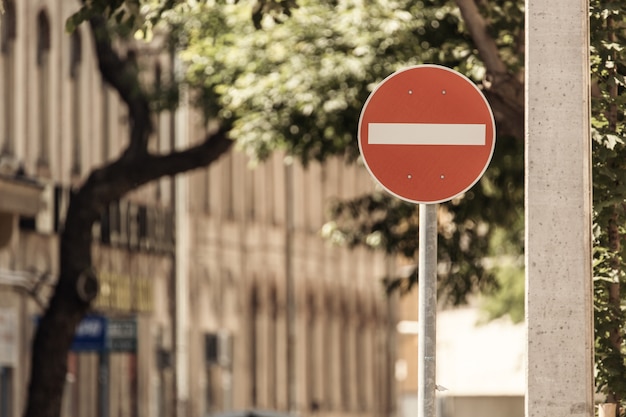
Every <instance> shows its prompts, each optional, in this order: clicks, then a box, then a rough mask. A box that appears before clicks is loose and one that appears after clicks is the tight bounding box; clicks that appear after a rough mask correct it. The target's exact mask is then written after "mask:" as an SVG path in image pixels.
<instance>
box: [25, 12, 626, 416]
mask: <svg viewBox="0 0 626 417" xmlns="http://www.w3.org/2000/svg"><path fill="white" fill-rule="evenodd" d="M365 3H366V4H363V2H362V1H356V0H321V1H312V0H301V1H298V2H297V4H296V2H295V1H292V0H283V1H280V0H258V1H256V2H253V3H248V2H244V1H239V2H234V1H233V2H227V1H217V0H215V1H209V2H186V1H183V0H159V1H157V0H150V1H148V0H115V1H105V0H92V1H90V2H87V3H86V4H87V5H86V6H85V8H83V9H81V10H80V11H79V13H77V14H76V15H75V16H74V17H73V18H72V19H70V20H69V21H68V27H69V28H70V29H71V28H72V27H74V26H76V25H78V24H81V22H83V21H86V22H87V23H88V24H89V25H90V27H91V29H92V32H93V34H94V42H95V45H96V53H97V57H98V60H99V64H100V69H101V72H102V74H103V77H104V78H105V80H106V81H107V82H108V83H109V84H110V85H111V86H112V87H113V88H115V89H116V90H117V91H118V92H119V93H120V96H121V97H122V99H123V100H124V102H125V103H126V104H127V105H128V108H129V112H130V117H131V120H132V131H131V134H130V136H129V142H128V147H127V149H126V151H125V152H124V153H123V154H122V155H121V156H120V158H119V159H118V160H115V161H112V162H111V163H110V164H108V165H106V166H105V167H102V168H100V169H96V170H94V171H93V172H92V173H91V174H90V176H89V178H88V180H87V181H86V182H85V184H84V186H82V187H81V188H80V189H79V190H78V192H77V194H76V195H75V197H74V198H73V199H72V201H71V203H70V207H69V209H68V216H67V218H68V222H67V223H66V225H65V230H64V231H63V234H62V235H61V238H60V239H61V254H60V257H61V258H60V265H61V268H60V269H61V273H60V277H59V281H58V284H57V286H56V288H55V292H54V295H53V297H52V299H51V302H50V305H49V307H48V309H47V310H46V313H45V315H44V317H43V318H42V322H41V325H40V326H39V328H38V331H37V335H36V337H35V341H34V348H33V366H32V376H31V385H30V388H29V401H28V409H27V412H26V415H27V416H28V417H30V416H35V415H44V416H58V414H59V410H60V402H61V395H62V386H63V379H64V377H65V355H66V353H67V351H68V349H69V345H70V342H71V339H72V335H73V331H74V328H75V325H76V324H77V323H78V322H79V321H80V319H81V318H82V316H83V315H84V314H85V312H86V311H87V310H88V309H89V306H90V303H91V301H92V299H93V297H95V288H96V281H97V277H95V275H94V274H93V272H91V271H92V269H91V254H90V252H89V244H90V242H91V239H92V236H91V226H92V224H93V223H94V222H95V221H97V219H98V216H99V213H100V211H101V210H102V209H103V207H105V205H106V204H107V203H108V202H110V201H112V200H115V199H118V198H119V197H121V196H122V195H123V194H124V193H126V192H128V191H130V190H131V189H133V188H135V187H137V186H139V185H141V184H145V183H146V182H148V181H151V180H154V179H156V178H158V177H160V176H162V175H173V174H175V173H179V172H183V171H186V170H189V169H193V168H197V167H201V166H205V165H207V164H209V163H211V161H213V160H215V159H216V158H217V157H218V156H219V155H220V154H222V153H223V152H225V151H226V150H228V149H229V147H230V145H231V143H232V142H231V140H230V139H229V137H230V138H233V139H236V142H237V146H239V147H240V148H241V149H243V150H245V151H246V152H247V153H248V154H250V155H252V156H254V157H256V158H259V159H262V158H264V157H265V156H267V155H268V154H269V153H270V152H272V151H273V150H275V149H277V148H282V149H286V150H287V151H288V152H290V153H291V154H293V155H294V156H297V157H299V158H300V159H301V160H302V161H303V162H304V163H307V162H309V161H311V160H319V161H323V160H324V159H325V158H326V157H327V156H329V155H335V154H345V155H346V156H347V160H348V161H352V162H355V161H356V162H357V163H358V159H357V150H356V142H355V138H354V134H355V132H356V125H357V121H358V115H359V112H360V108H361V106H362V104H363V102H364V101H365V99H366V97H367V95H368V94H369V92H370V91H371V90H372V88H373V87H374V86H375V85H376V83H377V82H379V81H380V80H381V79H383V78H384V77H386V76H387V75H389V74H390V73H392V72H393V71H395V70H396V69H399V68H401V67H405V66H408V65H413V64H418V63H423V62H429V63H440V64H444V65H446V66H449V67H453V68H455V69H457V70H459V71H461V72H463V73H465V74H466V75H468V77H470V78H471V79H472V80H474V81H475V82H476V83H477V84H479V85H480V87H481V88H482V90H483V92H484V93H485V95H486V96H487V98H488V100H489V102H490V103H491V105H492V108H493V110H494V115H495V117H496V123H497V128H498V135H499V136H498V143H497V146H496V154H495V155H494V159H493V162H492V164H491V167H490V168H489V169H488V171H487V173H486V174H485V176H484V177H483V179H482V180H481V181H480V183H479V184H478V185H477V187H475V188H474V189H473V190H471V191H469V192H468V193H466V194H465V196H464V197H462V198H458V199H455V200H454V201H452V202H450V203H448V204H445V205H442V207H441V210H440V216H442V218H445V220H446V221H445V222H444V221H441V222H440V245H439V251H440V253H439V259H440V260H442V261H444V262H445V263H446V264H447V265H448V268H447V271H446V273H444V274H442V276H441V277H440V279H441V285H440V287H441V288H442V291H443V293H444V294H445V295H446V296H447V297H449V299H450V300H451V301H452V302H462V301H463V299H464V296H465V295H466V294H467V293H469V292H472V291H475V290H476V289H483V290H486V289H493V288H497V286H498V279H501V280H504V279H507V278H506V277H507V276H509V275H510V276H514V275H515V271H516V268H517V266H518V265H519V264H518V262H519V257H520V254H521V251H522V247H523V143H522V139H523V111H524V105H523V104H524V103H523V84H522V80H523V77H522V74H523V49H524V45H523V38H524V36H523V29H524V28H523V18H524V12H523V4H522V2H521V1H520V0H495V1H490V2H486V1H478V0H454V1H452V0H448V1H446V0H382V1H376V2H365ZM591 3H592V9H591V19H592V20H591V22H592V29H593V38H592V42H593V50H592V52H593V60H592V67H591V69H592V74H593V77H594V82H595V84H594V101H593V114H594V121H593V126H594V131H593V138H594V209H595V212H594V214H595V228H594V230H595V232H596V235H595V236H596V251H595V261H596V262H595V268H594V271H595V276H596V300H597V304H596V319H597V322H596V332H597V333H596V336H597V338H596V340H597V345H598V349H597V359H598V361H597V363H598V388H599V389H601V390H602V391H603V392H605V393H607V395H608V398H609V400H611V401H616V402H617V401H619V400H620V399H623V398H624V396H625V395H626V394H625V393H624V390H625V389H626V388H625V387H624V383H623V381H621V380H620V377H621V376H623V375H624V374H626V372H625V371H624V370H623V367H624V355H623V349H624V347H623V338H622V335H623V332H624V320H623V316H622V314H623V313H622V304H623V301H622V300H623V295H622V291H621V287H620V284H621V281H622V280H623V279H624V273H623V256H622V251H623V248H622V245H621V240H622V238H623V227H624V218H623V216H624V208H625V206H624V195H623V188H624V184H625V183H626V181H624V179H623V176H622V175H623V174H622V172H623V169H622V168H623V166H622V165H623V163H624V162H623V161H624V160H626V158H624V154H623V152H624V141H623V114H622V112H620V111H619V109H621V108H622V106H623V104H624V103H623V102H622V101H623V98H622V95H621V92H622V88H623V86H624V78H623V75H621V74H622V73H623V70H624V62H623V59H622V45H623V39H622V36H623V27H624V13H623V12H624V10H623V9H624V7H625V6H622V5H621V4H620V3H619V2H617V1H611V0H592V1H591ZM140 11H141V13H140ZM103 16H104V17H103ZM107 18H109V24H107V20H106V19H107ZM110 21H113V22H117V23H118V24H121V28H123V29H125V30H123V31H122V33H123V32H126V33H132V32H134V31H135V30H137V29H140V30H141V34H142V35H143V36H145V37H148V38H149V37H150V36H152V33H153V31H158V28H157V27H156V24H157V22H160V24H163V23H165V24H166V26H167V30H168V31H171V33H172V35H173V42H174V44H175V45H176V47H177V48H179V51H180V57H181V58H182V59H183V60H184V62H185V63H186V65H187V68H188V72H187V74H186V79H185V81H186V82H187V83H188V84H189V87H190V89H191V91H193V92H194V95H193V96H194V98H195V99H196V102H195V104H197V105H198V106H200V107H201V108H202V109H203V110H204V112H205V116H206V118H207V120H212V121H218V122H219V123H218V125H219V128H218V129H217V130H215V131H214V132H213V133H211V134H210V135H209V136H208V137H207V138H205V140H204V141H203V142H201V143H200V144H199V145H197V146H196V147H194V148H192V149H189V150H187V151H183V152H176V153H174V154H172V155H166V156H161V155H152V154H150V153H149V151H148V147H147V142H148V138H149V134H150V132H151V129H152V125H151V118H150V117H151V112H152V111H153V107H151V99H152V98H153V97H152V96H151V95H150V94H149V93H148V90H147V89H146V88H145V86H142V84H141V83H140V82H139V78H138V73H137V71H136V68H135V67H134V66H133V65H132V63H130V62H128V60H127V59H126V58H125V57H123V56H121V55H120V54H119V53H117V52H116V50H115V49H114V48H113V47H112V42H111V37H112V34H113V33H114V31H113V29H112V26H110ZM117 28H120V26H117ZM142 167H150V168H149V169H145V168H144V169H142ZM332 213H333V215H334V221H333V222H330V223H329V224H328V225H327V227H326V228H325V230H324V231H325V233H326V235H327V236H329V237H330V238H332V239H334V240H338V241H342V242H345V243H347V244H351V245H356V244H363V245H367V246H369V247H372V248H376V249H382V250H386V251H388V252H389V253H400V254H403V255H405V256H407V257H409V258H415V253H416V250H417V247H416V236H417V227H418V226H419V225H418V224H417V217H418V216H417V212H416V210H415V207H413V206H411V205H408V204H404V203H402V202H399V201H397V200H394V199H391V198H390V197H389V196H387V195H386V194H384V193H382V192H378V193H375V194H373V195H369V196H361V197H360V198H358V199H355V200H353V201H347V202H337V204H335V205H334V207H333V208H332ZM505 255H506V256H508V257H509V258H510V259H511V260H512V261H511V263H509V264H505V265H499V264H496V267H494V266H493V264H494V262H493V260H494V259H502V258H503V257H504V256H505ZM498 268H499V270H498ZM511 271H513V272H511ZM517 271H519V269H517ZM518 275H519V274H518ZM498 277H499V278H498ZM389 278H390V283H393V282H395V283H397V284H398V285H400V286H404V285H405V284H407V283H405V282H402V281H394V280H393V279H391V278H393V277H389ZM78 284H80V285H81V286H83V287H84V288H92V289H93V291H91V292H88V293H89V297H87V298H85V297H81V296H80V295H79V294H80V293H79V291H77V285H78ZM84 288H83V289H84Z"/></svg>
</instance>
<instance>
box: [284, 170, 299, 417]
mask: <svg viewBox="0 0 626 417" xmlns="http://www.w3.org/2000/svg"><path fill="white" fill-rule="evenodd" d="M293 216H294V183H293V161H292V159H291V158H289V160H288V161H287V162H286V164H285V223H286V226H285V287H286V292H287V407H288V408H289V412H290V413H292V414H295V413H296V412H297V401H296V328H297V326H296V290H295V282H294V279H295V275H294V265H293V256H294V250H293V246H294V227H295V225H294V218H293Z"/></svg>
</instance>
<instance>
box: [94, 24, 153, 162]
mask: <svg viewBox="0 0 626 417" xmlns="http://www.w3.org/2000/svg"><path fill="white" fill-rule="evenodd" d="M89 24H90V25H91V33H92V34H93V40H94V46H95V49H96V56H97V59H98V66H99V69H100V73H101V74H102V77H103V78H104V80H105V81H106V82H107V83H108V84H109V85H111V87H113V88H114V89H115V90H116V91H117V92H118V93H119V95H120V97H121V98H122V100H123V101H124V102H125V103H126V105H127V106H128V113H129V118H130V123H131V131H130V142H129V143H128V146H127V148H126V150H125V151H124V153H123V156H122V157H123V158H124V157H126V156H127V155H129V154H130V155H132V154H141V153H145V152H147V149H148V139H149V137H150V133H152V130H153V125H152V120H151V119H150V104H149V103H150V102H149V99H148V97H147V94H146V93H145V91H144V90H143V89H142V87H141V82H140V81H139V70H138V68H137V65H136V63H135V62H134V61H133V60H132V59H129V58H128V57H127V58H122V57H121V56H120V55H119V54H118V53H117V51H115V49H113V46H112V45H113V43H112V40H111V36H110V34H109V31H108V29H107V24H106V21H105V19H104V18H103V17H102V16H95V17H92V18H91V19H89Z"/></svg>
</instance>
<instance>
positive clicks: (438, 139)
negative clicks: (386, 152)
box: [367, 123, 487, 145]
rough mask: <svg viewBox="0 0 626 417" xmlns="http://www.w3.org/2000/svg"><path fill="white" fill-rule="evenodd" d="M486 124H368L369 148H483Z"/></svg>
mask: <svg viewBox="0 0 626 417" xmlns="http://www.w3.org/2000/svg"><path fill="white" fill-rule="evenodd" d="M486 129H487V127H486V125H484V124H463V123H456V124H447V123H446V124H437V123H369V124H368V131H367V142H368V143H369V144H370V145H484V144H485V132H486Z"/></svg>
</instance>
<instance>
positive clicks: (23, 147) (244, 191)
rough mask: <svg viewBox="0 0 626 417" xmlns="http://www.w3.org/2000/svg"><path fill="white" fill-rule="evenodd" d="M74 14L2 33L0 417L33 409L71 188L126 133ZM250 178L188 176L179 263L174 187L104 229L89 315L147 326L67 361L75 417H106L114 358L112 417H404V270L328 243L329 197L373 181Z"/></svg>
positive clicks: (270, 166) (42, 2)
mask: <svg viewBox="0 0 626 417" xmlns="http://www.w3.org/2000/svg"><path fill="white" fill-rule="evenodd" d="M79 4H80V3H79V1H78V0H4V5H5V8H6V9H7V10H8V13H5V14H4V15H2V17H1V18H2V19H3V21H2V22H3V27H9V26H4V25H5V23H7V22H9V23H10V27H11V30H10V31H4V32H2V42H3V43H2V46H3V47H2V51H1V53H0V96H1V97H2V100H0V318H2V319H3V320H2V323H4V324H0V331H2V332H5V334H6V335H8V338H6V339H4V340H7V342H6V343H4V344H2V343H0V417H5V414H6V416H11V417H17V416H19V415H20V414H21V411H22V409H23V406H24V400H25V390H26V386H27V383H28V381H27V378H28V364H29V349H30V343H31V338H32V334H33V331H34V329H35V325H36V317H37V316H38V315H40V314H42V311H43V310H42V309H43V306H44V305H45V302H46V299H47V297H48V296H49V294H50V292H51V290H52V288H53V285H54V281H55V279H56V276H57V274H58V270H59V266H58V232H59V229H60V227H62V222H63V213H64V210H65V209H66V207H67V204H68V201H69V200H68V198H69V193H70V190H71V188H72V187H73V186H77V185H79V184H80V183H81V182H82V181H84V179H85V177H86V175H87V174H88V173H89V172H90V170H91V169H92V168H94V167H95V166H97V165H99V164H102V163H104V162H106V161H108V160H111V159H112V158H115V157H116V156H118V155H119V153H120V152H121V150H122V149H123V147H124V145H125V143H126V142H125V141H126V138H127V132H128V128H129V122H128V118H127V112H126V110H125V108H124V106H123V105H122V104H121V103H120V100H119V98H118V97H117V95H116V94H115V93H114V92H113V91H112V90H110V89H109V88H108V87H107V86H106V85H105V84H104V83H103V81H102V79H101V76H100V74H99V73H98V71H97V65H96V62H95V56H94V52H93V49H92V44H91V39H90V33H89V32H88V30H87V28H86V27H84V26H83V27H81V28H79V31H78V32H77V34H75V35H68V34H67V33H66V32H65V29H64V25H65V19H66V18H67V17H68V16H69V15H70V14H71V13H72V12H73V11H75V10H77V8H78V7H79ZM48 29H49V30H48ZM143 67H144V68H146V71H147V72H146V74H145V76H146V80H152V81H156V80H157V79H158V78H159V77H160V76H162V77H167V74H168V73H169V72H170V70H171V68H170V59H169V58H168V57H165V58H163V57H156V58H152V60H151V61H146V63H145V65H144V66H143ZM192 116H193V115H192ZM178 120H179V121H178V122H175V120H174V117H173V115H171V114H168V113H167V112H164V113H161V114H160V115H158V116H157V120H156V121H155V122H156V125H157V126H158V129H157V132H156V133H155V134H154V137H153V145H152V149H153V150H162V151H167V150H169V149H171V148H172V146H173V140H174V136H175V130H176V127H177V126H176V123H181V119H178ZM182 123H185V124H188V126H185V127H188V129H187V131H188V137H187V138H185V140H187V141H189V142H193V141H194V140H197V139H198V138H201V136H202V133H203V127H202V126H201V124H200V123H199V120H198V119H195V118H193V117H192V118H191V119H190V120H187V121H185V120H183V121H182ZM178 128H179V130H180V131H184V130H185V129H180V128H181V126H180V124H179V125H178ZM248 163H249V161H248V160H247V159H246V157H245V156H244V155H243V154H242V153H239V152H232V153H229V154H228V155H225V156H224V157H223V158H222V159H220V161H219V162H217V163H216V164H214V165H212V166H211V167H209V168H207V169H203V170H198V171H195V172H194V173H192V174H190V175H189V176H188V177H186V178H187V180H186V181H188V182H187V185H188V190H189V193H188V195H189V201H187V202H185V204H184V205H183V206H184V207H188V211H185V212H183V213H178V216H188V217H186V218H187V219H188V221H189V226H190V227H189V234H188V236H183V238H184V239H185V240H186V243H187V244H188V248H189V250H188V252H187V253H184V254H183V255H182V256H185V259H180V258H179V259H176V258H175V250H174V248H175V244H176V242H174V235H175V230H176V225H175V224H174V221H175V217H174V212H173V206H174V202H175V201H174V199H175V195H176V193H175V191H176V189H175V185H174V183H173V181H172V179H170V178H164V179H162V180H160V181H157V182H155V183H153V184H150V185H148V186H146V187H143V188H142V189H140V190H137V191H136V192H133V193H132V194H131V195H129V196H127V197H126V198H125V199H124V200H123V201H120V202H116V203H115V204H112V205H111V207H109V209H108V210H107V212H106V213H104V214H103V218H102V222H101V223H100V224H98V225H97V226H96V227H95V229H94V233H95V241H94V246H93V253H94V262H95V264H96V267H97V270H98V272H99V274H100V278H101V284H102V286H101V295H100V298H99V299H98V301H97V303H96V305H95V308H94V314H97V315H101V316H104V317H106V318H107V319H108V320H114V319H121V318H130V319H133V320H135V321H136V323H137V330H136V334H137V349H136V351H135V352H130V351H125V352H113V353H110V355H106V356H103V355H102V354H101V353H99V352H85V351H81V352H78V351H75V352H72V353H71V354H70V355H69V357H68V370H69V372H68V376H67V386H66V393H65V399H64V404H63V416H64V417H74V416H76V417H78V416H80V417H91V416H94V417H95V416H101V415H102V405H101V402H99V397H100V390H101V389H102V386H101V385H99V384H98V381H99V380H102V378H103V374H102V369H103V368H102V362H103V358H105V359H106V361H107V363H106V366H107V368H106V369H107V370H108V378H107V381H108V383H109V384H108V390H109V394H108V398H107V401H106V402H105V403H106V404H107V410H108V414H109V415H110V416H119V417H126V416H129V417H130V416H133V417H135V416H141V417H143V416H146V417H166V416H167V417H169V416H179V417H187V416H190V417H200V416H205V415H206V414H207V413H209V412H218V411H223V410H229V409H242V408H264V409H276V410H287V409H289V408H293V409H294V410H295V411H297V412H298V414H299V415H301V416H308V415H310V416H328V417H335V416H337V417H339V416H357V415H358V416H391V415H393V412H394V404H395V400H394V392H395V391H394V382H393V373H392V369H393V363H394V358H395V350H394V347H395V337H394V326H393V323H392V322H391V321H390V320H391V318H393V314H394V309H393V308H394V307H393V304H392V303H391V304H390V303H389V301H388V300H387V298H386V297H385V296H384V291H383V289H382V285H381V281H380V280H381V278H382V277H384V276H385V275H388V274H389V273H391V272H393V266H392V265H391V264H392V263H390V262H389V261H388V260H386V259H385V258H384V257H383V256H382V255H380V254H375V253H373V252H369V251H366V250H363V249H357V250H352V251H351V250H347V249H341V248H336V247H331V246H329V244H328V243H326V242H324V241H323V240H322V239H321V237H320V235H319V231H320V228H321V226H322V224H323V223H324V221H325V219H326V217H325V210H326V208H327V207H328V203H329V201H330V199H331V198H333V197H350V196H356V195H358V194H360V193H363V192H366V191H369V190H371V188H372V186H373V185H372V182H371V180H370V178H369V176H368V175H367V173H366V172H365V170H364V169H363V168H362V167H358V166H351V167H348V166H346V165H345V164H344V163H343V162H342V161H341V160H339V159H332V160H330V161H328V162H326V163H325V164H323V165H319V164H312V165H311V166H310V167H308V168H306V169H304V168H303V167H302V166H300V165H299V164H294V165H292V166H290V167H289V168H286V166H285V163H284V156H283V155H274V156H273V157H271V158H270V159H269V160H268V161H265V162H264V163H262V164H260V165H259V166H258V167H257V168H255V169H254V170H252V169H250V168H249V167H248ZM287 176H289V178H290V179H291V181H292V188H291V189H287V188H286V187H287V186H288V185H287V184H289V181H287V178H288V177H287ZM290 195H291V197H290ZM288 219H292V222H293V223H292V224H291V225H290V224H288ZM288 230H290V231H291V234H289V235H288V233H287V231H288ZM288 260H289V262H288ZM183 261H184V262H185V263H186V264H188V266H189V268H188V276H185V278H186V279H187V280H188V283H189V286H188V295H187V296H186V297H184V298H185V303H186V305H185V307H186V308H187V310H188V311H189V327H188V329H187V330H186V331H184V332H182V333H177V332H176V325H177V324H176V317H177V316H176V311H177V308H178V309H180V307H181V306H180V305H178V306H177V305H176V300H175V299H174V294H175V288H176V287H175V281H176V279H177V277H176V271H177V263H178V265H179V264H180V262H183ZM288 265H290V266H288ZM288 281H289V282H290V283H291V284H292V285H293V295H294V305H293V310H292V311H291V310H290V309H289V306H288V302H287V301H288V291H287V282H288ZM290 311H291V313H290ZM290 317H291V318H290ZM289 329H294V330H295V334H294V338H293V339H292V345H290V344H289V343H288V340H287V334H288V330H289ZM181 334H182V335H183V336H181ZM177 337H184V338H185V340H182V341H181V340H177ZM177 342H184V343H177ZM177 346H178V349H179V350H178V351H177ZM289 346H291V352H292V353H293V355H294V358H295V360H294V363H293V367H294V368H289V366H290V365H289V364H288V362H287V359H286V358H287V353H288V351H289ZM183 347H184V349H186V351H185V352H181V351H180V349H182V348H183ZM182 354H185V355H187V356H188V361H187V363H186V367H187V369H186V372H185V374H186V376H187V379H186V382H187V383H188V386H189V396H188V398H186V399H185V404H184V406H185V407H183V408H180V407H177V404H178V405H180V399H177V398H176V395H177V391H176V385H177V384H176V383H175V378H176V374H177V372H178V373H179V376H180V372H182V371H181V370H179V369H176V366H175V364H176V360H175V359H176V356H177V355H179V356H180V355H182ZM290 369H291V370H290ZM290 386H292V387H294V389H293V390H290V388H289V387H290ZM290 393H292V394H294V395H293V396H291V403H292V404H290V403H289V402H290Z"/></svg>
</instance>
